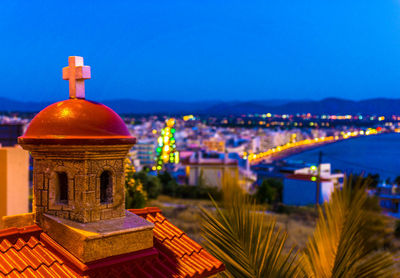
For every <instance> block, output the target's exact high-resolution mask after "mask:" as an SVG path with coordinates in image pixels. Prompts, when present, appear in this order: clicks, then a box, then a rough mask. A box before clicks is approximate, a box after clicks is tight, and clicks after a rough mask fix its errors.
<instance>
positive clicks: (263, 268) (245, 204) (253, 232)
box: [202, 184, 298, 278]
mask: <svg viewBox="0 0 400 278" xmlns="http://www.w3.org/2000/svg"><path fill="white" fill-rule="evenodd" d="M213 204H214V207H215V212H211V211H209V210H206V209H204V208H202V216H203V219H204V221H203V229H202V231H203V236H204V238H205V240H206V244H205V245H206V247H207V249H208V250H209V251H210V252H211V253H212V254H213V255H214V256H216V257H217V258H218V259H220V260H221V261H223V262H224V263H225V266H226V271H225V272H224V273H223V274H222V276H225V277H238V278H239V277H295V276H296V274H297V273H298V263H297V262H296V256H297V253H296V252H294V250H293V249H291V250H290V251H289V252H288V253H285V252H284V251H283V249H284V246H285V242H286V239H287V234H286V232H283V231H281V230H280V229H277V228H276V221H275V219H274V218H273V217H271V216H268V215H266V214H265V213H263V212H257V210H256V209H257V207H256V205H255V204H254V203H253V202H252V201H251V200H250V198H249V197H248V196H247V195H246V194H245V193H244V192H243V191H242V190H241V189H240V188H239V187H238V186H236V185H232V184H231V186H230V187H229V188H224V202H223V207H222V208H220V207H219V206H218V205H217V204H216V203H215V202H214V201H213Z"/></svg>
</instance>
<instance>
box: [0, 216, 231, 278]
mask: <svg viewBox="0 0 400 278" xmlns="http://www.w3.org/2000/svg"><path fill="white" fill-rule="evenodd" d="M130 211H131V212H133V213H135V214H136V215H139V216H140V217H142V218H144V219H146V220H147V221H149V222H151V223H153V224H154V230H153V231H154V247H153V248H149V249H146V250H142V251H138V252H133V253H130V254H124V255H119V256H113V257H110V258H106V259H102V260H98V261H94V262H91V263H88V264H84V263H82V262H81V261H79V260H78V259H76V258H75V257H74V256H73V255H72V254H71V253H69V252H68V251H67V250H66V249H64V248H63V247H62V246H61V245H59V244H58V243H57V242H55V241H54V240H52V239H51V238H50V237H49V236H48V235H47V234H46V233H45V232H43V230H42V229H41V228H40V227H39V226H37V225H32V226H26V227H23V228H10V229H6V230H0V277H6V276H8V277H20V276H28V277H208V276H210V275H213V274H216V273H218V272H220V271H223V270H224V265H223V263H222V262H220V261H218V260H217V259H215V258H214V257H213V256H212V255H211V254H210V253H208V252H207V251H206V250H205V249H204V248H202V247H201V246H200V245H199V244H197V243H196V242H194V241H193V240H191V239H190V238H189V237H188V236H187V235H186V234H185V233H184V232H183V231H181V230H180V229H178V228H177V227H175V226H174V225H172V224H171V223H170V222H169V221H168V220H167V219H166V218H165V217H164V216H163V215H162V213H161V210H160V209H158V208H144V209H133V210H130Z"/></svg>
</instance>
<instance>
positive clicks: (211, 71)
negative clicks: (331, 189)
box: [0, 0, 400, 101]
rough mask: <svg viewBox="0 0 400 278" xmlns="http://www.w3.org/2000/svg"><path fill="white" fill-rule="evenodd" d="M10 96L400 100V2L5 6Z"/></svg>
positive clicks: (185, 0) (4, 90)
mask: <svg viewBox="0 0 400 278" xmlns="http://www.w3.org/2000/svg"><path fill="white" fill-rule="evenodd" d="M0 12H1V17H0V34H1V40H0V51H1V53H2V59H1V66H0V82H1V89H0V97H9V98H13V99H17V100H59V99H64V98H66V97H67V96H68V84H67V81H64V80H62V75H61V70H62V67H63V66H66V65H67V57H68V56H70V55H79V56H84V59H85V64H87V65H90V66H91V67H92V79H91V80H88V81H86V95H87V98H89V99H93V100H102V99H115V98H131V99H143V100H154V99H163V100H164V99H173V100H188V101H191V100H257V99H277V98H278V99H321V98H325V97H341V98H349V99H366V98H372V97H388V98H399V97H400V1H392V0H385V1H377V0H375V1H369V0H352V1H348V0H347V1H345V0H337V1H323V0H309V1H307V0H303V1H270V0H264V1H258V0H256V1H219V0H202V1H190V0H182V1H174V0H170V1H41V2H40V1H28V0H26V1H11V0H10V1H8V0H5V1H1V2H0Z"/></svg>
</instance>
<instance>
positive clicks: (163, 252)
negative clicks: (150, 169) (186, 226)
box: [130, 207, 225, 277]
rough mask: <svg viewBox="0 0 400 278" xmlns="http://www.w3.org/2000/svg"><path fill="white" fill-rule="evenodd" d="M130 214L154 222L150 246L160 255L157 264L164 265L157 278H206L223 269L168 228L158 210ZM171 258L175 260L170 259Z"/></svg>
mask: <svg viewBox="0 0 400 278" xmlns="http://www.w3.org/2000/svg"><path fill="white" fill-rule="evenodd" d="M130 211H131V212H133V213H135V214H137V215H139V216H141V217H143V218H145V219H146V220H147V221H149V222H152V223H154V225H155V226H154V247H155V248H157V249H158V250H159V252H160V256H159V262H160V264H162V265H165V266H168V268H167V269H165V270H163V274H164V276H163V275H160V276H159V277H171V276H173V274H176V270H178V275H176V276H177V277H207V276H209V275H212V274H215V273H217V272H220V271H223V270H224V269H225V267H224V265H223V263H222V262H220V261H218V260H217V259H216V258H214V257H213V256H212V255H211V254H210V253H208V252H207V251H206V250H205V249H204V248H203V247H201V246H200V245H199V244H197V243H196V242H195V241H194V240H192V239H190V238H189V237H188V236H187V235H186V234H185V233H184V232H183V231H182V230H180V229H178V228H177V227H176V226H174V225H172V224H171V222H169V221H168V220H167V219H166V218H165V217H164V216H163V215H162V214H161V210H160V209H159V208H154V207H153V208H151V207H150V208H144V209H134V210H130ZM171 258H175V260H171Z"/></svg>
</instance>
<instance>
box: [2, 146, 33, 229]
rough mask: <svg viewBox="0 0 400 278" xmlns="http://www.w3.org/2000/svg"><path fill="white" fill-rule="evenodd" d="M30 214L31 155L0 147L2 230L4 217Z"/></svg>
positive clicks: (17, 147) (18, 149) (19, 149)
mask: <svg viewBox="0 0 400 278" xmlns="http://www.w3.org/2000/svg"><path fill="white" fill-rule="evenodd" d="M28 212H29V153H28V152H27V151H25V150H23V149H22V148H21V147H19V146H15V147H0V228H1V227H2V223H3V217H6V216H9V215H15V214H23V213H28Z"/></svg>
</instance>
